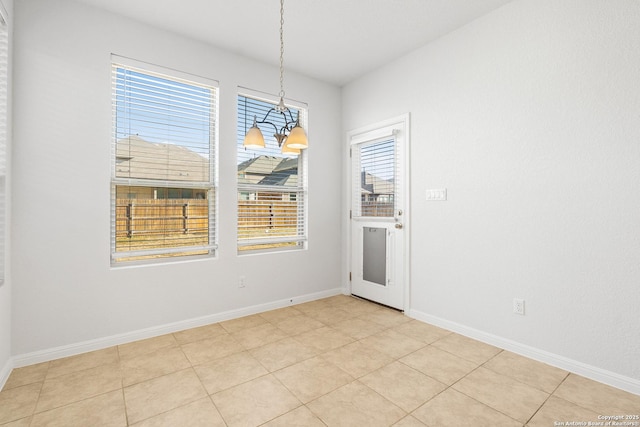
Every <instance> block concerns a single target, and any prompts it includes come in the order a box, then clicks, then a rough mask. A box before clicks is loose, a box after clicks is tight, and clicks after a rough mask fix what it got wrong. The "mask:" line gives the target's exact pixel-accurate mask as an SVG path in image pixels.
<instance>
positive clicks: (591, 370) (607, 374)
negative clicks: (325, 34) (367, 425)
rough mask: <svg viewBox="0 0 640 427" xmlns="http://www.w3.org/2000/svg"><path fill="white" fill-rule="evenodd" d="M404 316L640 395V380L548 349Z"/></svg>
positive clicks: (420, 315)
mask: <svg viewBox="0 0 640 427" xmlns="http://www.w3.org/2000/svg"><path fill="white" fill-rule="evenodd" d="M405 314H407V316H409V317H411V318H413V319H416V320H420V321H422V322H425V323H429V324H432V325H435V326H438V327H441V328H444V329H448V330H450V331H453V332H456V333H458V334H460V335H464V336H466V337H469V338H473V339H475V340H478V341H481V342H483V343H486V344H490V345H493V346H495V347H498V348H501V349H504V350H508V351H511V352H513V353H516V354H519V355H521V356H524V357H528V358H529V359H533V360H537V361H538V362H543V363H546V364H548V365H551V366H555V367H556V368H560V369H563V370H565V371H568V372H571V373H574V374H577V375H581V376H583V377H586V378H589V379H592V380H594V381H598V382H600V383H603V384H606V385H610V386H612V387H615V388H618V389H620V390H624V391H628V392H629V393H633V394H636V395H640V381H639V380H637V379H634V378H631V377H627V376H624V375H620V374H617V373H615V372H611V371H607V370H606V369H602V368H598V367H596V366H592V365H588V364H586V363H583V362H580V361H578V360H573V359H569V358H568V357H564V356H560V355H558V354H555V353H551V352H548V351H545V350H540V349H538V348H535V347H531V346H528V345H526V344H522V343H519V342H516V341H512V340H509V339H506V338H502V337H499V336H497V335H493V334H490V333H488V332H484V331H480V330H478V329H474V328H470V327H468V326H465V325H461V324H460V323H456V322H452V321H450V320H446V319H442V318H440V317H437V316H432V315H430V314H427V313H423V312H421V311H418V310H413V309H410V310H408V311H407V312H405Z"/></svg>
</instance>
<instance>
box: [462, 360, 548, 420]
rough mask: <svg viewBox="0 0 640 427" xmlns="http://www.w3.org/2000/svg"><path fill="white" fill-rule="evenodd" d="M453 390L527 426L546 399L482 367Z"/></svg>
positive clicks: (537, 391)
mask: <svg viewBox="0 0 640 427" xmlns="http://www.w3.org/2000/svg"><path fill="white" fill-rule="evenodd" d="M452 387H453V388H454V389H456V390H457V391H459V392H461V393H464V394H466V395H467V396H469V397H471V398H473V399H476V400H478V401H479V402H482V403H484V404H485V405H487V406H490V407H491V408H493V409H496V410H498V411H500V412H502V413H503V414H506V415H508V416H509V417H511V418H513V419H515V420H518V421H520V422H521V423H526V422H527V421H528V420H529V419H530V418H531V416H532V415H533V414H535V412H536V411H537V410H538V408H540V406H541V405H542V404H543V403H544V402H545V400H547V398H548V397H549V394H548V393H545V392H543V391H540V390H538V389H535V388H533V387H531V386H528V385H526V384H524V383H521V382H519V381H516V380H514V379H513V378H510V377H507V376H505V375H501V374H497V373H495V372H493V371H490V370H488V369H486V368H483V367H480V368H478V369H476V370H475V371H473V372H472V373H470V374H469V375H467V376H466V377H464V378H463V379H461V380H460V381H458V382H457V383H456V384H454V385H453V386H452Z"/></svg>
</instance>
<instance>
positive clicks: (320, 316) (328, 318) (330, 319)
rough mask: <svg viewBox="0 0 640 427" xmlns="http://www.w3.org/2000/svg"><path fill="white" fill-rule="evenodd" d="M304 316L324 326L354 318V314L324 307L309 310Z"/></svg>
mask: <svg viewBox="0 0 640 427" xmlns="http://www.w3.org/2000/svg"><path fill="white" fill-rule="evenodd" d="M306 314H307V316H309V317H311V318H312V319H315V320H317V321H318V322H322V323H324V324H325V325H332V324H334V323H337V322H341V321H343V320H347V319H351V318H352V317H354V314H352V313H349V312H348V311H345V310H342V309H341V308H339V307H326V308H321V309H318V310H310V311H308V312H307V313H306Z"/></svg>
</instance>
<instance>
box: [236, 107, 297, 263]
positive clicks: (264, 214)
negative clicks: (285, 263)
mask: <svg viewBox="0 0 640 427" xmlns="http://www.w3.org/2000/svg"><path fill="white" fill-rule="evenodd" d="M273 106H275V102H271V101H267V100H264V99H258V98H254V97H250V96H246V95H238V121H237V161H238V171H237V177H238V228H237V232H238V250H239V251H249V250H257V249H262V250H266V249H275V248H302V247H304V244H305V242H306V240H307V226H306V220H307V219H306V218H307V215H306V199H307V177H306V171H305V164H306V163H305V162H306V150H302V152H301V154H299V155H291V154H282V153H281V149H280V147H278V143H277V142H276V139H275V137H274V136H273V134H274V133H275V129H274V128H273V126H270V125H263V124H259V127H260V129H261V131H262V133H263V135H264V138H265V147H264V148H261V149H247V148H245V147H244V146H243V141H244V136H245V134H246V132H247V131H248V130H249V128H250V127H251V126H252V125H253V120H254V117H256V118H257V120H258V121H261V120H263V119H264V117H265V115H266V114H267V112H268V111H269V109H270V108H272V107H273ZM288 107H289V109H290V112H291V116H288V117H289V120H291V118H293V119H295V118H296V117H297V116H298V115H299V116H300V123H301V124H302V125H303V127H304V126H305V124H306V109H304V108H296V107H291V106H288ZM267 120H269V121H271V122H273V123H274V124H275V125H276V126H277V127H278V128H280V127H282V126H284V118H283V117H282V116H281V115H280V114H277V113H276V114H274V113H272V114H270V115H269V117H268V119H267Z"/></svg>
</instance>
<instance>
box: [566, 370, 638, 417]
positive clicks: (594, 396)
mask: <svg viewBox="0 0 640 427" xmlns="http://www.w3.org/2000/svg"><path fill="white" fill-rule="evenodd" d="M554 394H555V395H556V396H557V397H561V398H563V399H565V400H568V401H569V402H573V403H575V404H576V405H579V406H582V407H583V408H588V409H591V410H593V411H594V412H598V413H599V414H603V415H605V414H613V413H619V414H638V413H640V396H636V395H635V394H631V393H627V392H625V391H622V390H619V389H617V388H613V387H610V386H608V385H605V384H602V383H598V382H596V381H592V380H590V379H587V378H585V377H581V376H579V375H575V374H570V375H569V376H568V377H567V378H566V379H565V380H564V382H563V383H562V384H561V385H560V387H558V389H557V390H556V391H555V393H554Z"/></svg>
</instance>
